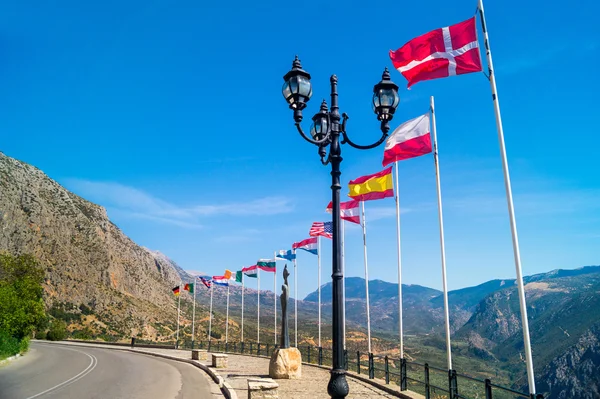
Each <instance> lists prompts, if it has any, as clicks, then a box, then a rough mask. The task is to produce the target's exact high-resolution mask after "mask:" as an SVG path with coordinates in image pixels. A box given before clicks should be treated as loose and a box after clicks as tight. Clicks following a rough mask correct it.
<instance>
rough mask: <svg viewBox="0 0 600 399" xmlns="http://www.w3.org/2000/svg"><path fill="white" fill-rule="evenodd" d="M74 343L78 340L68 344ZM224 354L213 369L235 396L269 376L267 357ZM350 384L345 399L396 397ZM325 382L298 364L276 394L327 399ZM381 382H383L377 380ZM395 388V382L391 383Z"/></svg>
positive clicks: (181, 353) (186, 355)
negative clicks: (222, 363) (298, 374)
mask: <svg viewBox="0 0 600 399" xmlns="http://www.w3.org/2000/svg"><path fill="white" fill-rule="evenodd" d="M72 344H74V345H78V344H79V343H72ZM79 345H94V346H96V345H97V346H98V347H103V348H106V347H111V348H115V349H129V347H124V346H114V345H104V344H94V343H93V342H90V343H89V344H88V343H85V344H79ZM133 350H134V351H136V352H141V353H155V354H162V355H169V356H174V357H180V358H182V359H190V358H191V350H189V349H186V350H176V349H157V348H136V349H133ZM227 355H228V367H227V368H220V369H215V371H216V372H217V373H218V374H219V375H221V377H223V378H224V379H225V381H227V382H228V383H229V384H230V385H231V386H232V387H233V389H234V390H235V392H236V394H237V396H238V398H239V399H245V398H247V397H248V389H247V385H248V384H247V380H248V378H252V377H265V378H268V377H269V359H268V358H264V357H257V356H245V355H233V354H227ZM208 357H209V359H208V360H206V361H204V363H205V364H206V365H210V363H211V362H210V353H209V356H208ZM347 381H348V385H349V386H350V394H349V395H348V398H361V399H381V398H397V396H394V395H391V394H388V393H386V392H384V391H382V390H380V389H378V388H376V387H374V386H372V385H370V384H368V383H366V382H363V381H360V380H357V379H355V378H351V377H348V378H347ZM328 382H329V370H328V369H325V368H321V367H318V366H311V365H306V364H303V365H302V379H300V380H277V383H278V384H279V397H280V398H285V399H329V395H328V394H327V383H328ZM378 382H380V383H383V381H378ZM393 387H395V385H393ZM403 393H405V394H409V395H410V396H411V397H419V396H420V395H415V396H413V395H414V393H412V392H410V391H404V392H403Z"/></svg>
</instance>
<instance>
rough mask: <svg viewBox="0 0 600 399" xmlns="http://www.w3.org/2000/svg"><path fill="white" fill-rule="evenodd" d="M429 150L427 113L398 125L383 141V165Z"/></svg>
mask: <svg viewBox="0 0 600 399" xmlns="http://www.w3.org/2000/svg"><path fill="white" fill-rule="evenodd" d="M430 152H431V134H429V113H427V114H425V115H421V116H419V117H417V118H415V119H411V120H409V121H406V122H404V123H403V124H401V125H400V126H398V127H397V128H396V129H395V130H394V132H393V133H392V135H391V136H390V137H389V138H388V139H387V141H386V143H385V151H384V152H383V162H382V163H383V166H387V165H389V164H391V163H394V162H397V161H402V160H403V159H408V158H414V157H418V156H419V155H424V154H429V153H430Z"/></svg>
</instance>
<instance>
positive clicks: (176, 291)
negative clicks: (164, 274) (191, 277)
mask: <svg viewBox="0 0 600 399" xmlns="http://www.w3.org/2000/svg"><path fill="white" fill-rule="evenodd" d="M173 294H175V296H178V295H179V286H177V287H175V288H173Z"/></svg>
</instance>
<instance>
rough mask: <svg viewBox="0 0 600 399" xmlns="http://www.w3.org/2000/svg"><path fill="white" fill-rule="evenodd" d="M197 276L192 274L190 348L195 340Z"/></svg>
mask: <svg viewBox="0 0 600 399" xmlns="http://www.w3.org/2000/svg"><path fill="white" fill-rule="evenodd" d="M197 279H198V278H197V277H196V276H194V285H193V287H194V305H193V308H192V309H193V310H192V349H193V348H194V341H195V340H196V335H195V331H196V280H197Z"/></svg>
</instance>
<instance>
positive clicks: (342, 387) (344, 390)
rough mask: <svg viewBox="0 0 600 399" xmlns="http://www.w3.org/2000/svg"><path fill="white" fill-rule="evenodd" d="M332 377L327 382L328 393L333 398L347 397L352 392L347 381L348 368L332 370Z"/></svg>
mask: <svg viewBox="0 0 600 399" xmlns="http://www.w3.org/2000/svg"><path fill="white" fill-rule="evenodd" d="M330 373H331V378H330V379H329V384H327V393H328V394H329V396H331V398H332V399H345V398H346V396H348V393H349V392H350V388H349V387H348V382H347V381H346V370H343V369H342V370H339V369H338V370H335V369H334V370H331V371H330Z"/></svg>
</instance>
